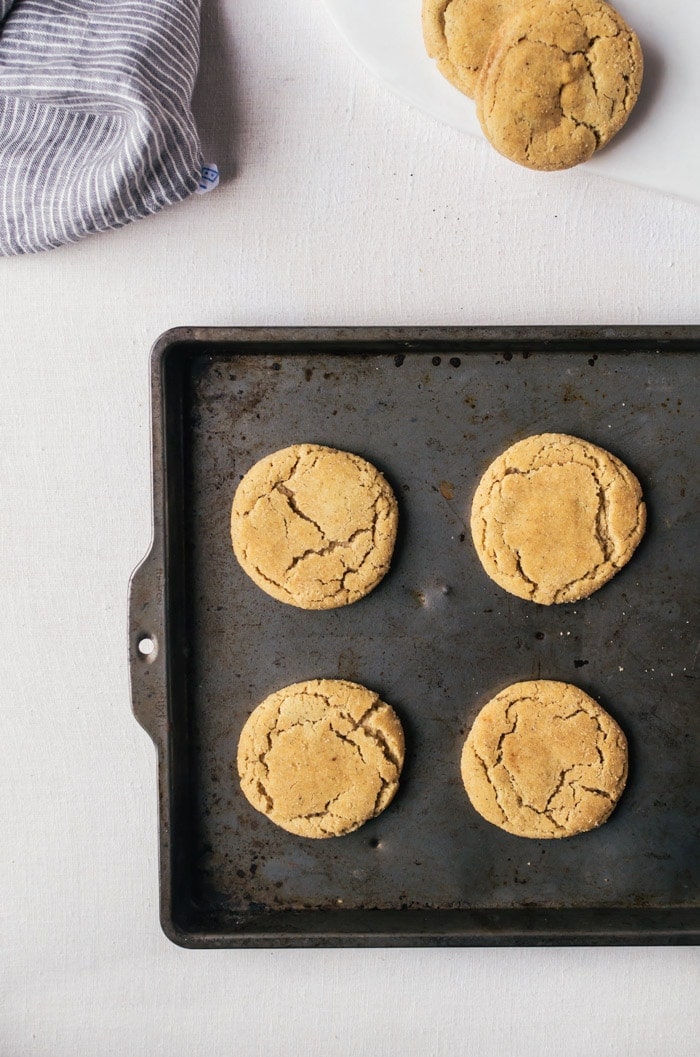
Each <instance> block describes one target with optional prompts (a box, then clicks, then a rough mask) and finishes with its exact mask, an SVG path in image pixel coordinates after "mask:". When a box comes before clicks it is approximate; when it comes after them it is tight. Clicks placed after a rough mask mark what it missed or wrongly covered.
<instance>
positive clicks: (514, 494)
mask: <svg viewBox="0 0 700 1057" xmlns="http://www.w3.org/2000/svg"><path fill="white" fill-rule="evenodd" d="M645 525H646V507H645V505H644V503H643V501H642V490H641V487H640V484H639V481H638V480H637V478H636V477H635V476H634V474H633V473H632V472H631V470H629V469H628V468H627V467H626V466H625V465H624V463H622V462H621V461H620V460H619V459H618V458H616V457H615V456H614V455H611V454H610V452H608V451H605V450H604V449H603V448H599V447H597V446H596V445H595V444H590V443H589V442H588V441H585V440H580V439H579V438H578V437H570V436H567V435H566V434H564V433H540V434H538V435H536V436H533V437H528V438H527V439H526V440H521V441H518V443H517V444H513V445H512V447H510V448H508V449H507V450H506V451H505V452H503V454H502V455H499V457H498V458H497V459H496V460H495V461H494V462H492V463H491V465H490V466H489V468H488V469H487V471H486V473H485V474H484V476H483V477H482V479H481V481H480V482H479V486H478V488H477V490H476V493H475V495H474V500H473V502H472V510H471V533H472V539H473V541H474V546H475V548H476V552H477V554H478V555H479V559H480V561H481V564H482V565H483V567H484V569H485V570H486V572H487V573H488V575H489V576H490V577H491V579H492V580H495V582H496V583H497V584H499V585H500V586H501V587H503V588H504V589H505V590H506V591H509V592H510V593H511V594H514V595H517V596H518V597H519V598H527V599H530V600H531V601H533V602H539V603H540V604H541V605H551V604H552V603H555V602H575V601H577V600H578V599H579V598H586V597H587V596H588V595H590V594H592V593H593V592H594V591H596V590H597V589H598V588H599V587H602V586H603V584H605V583H607V581H608V580H610V579H611V577H613V576H614V575H615V573H616V572H617V571H618V570H619V569H621V568H622V566H623V565H625V564H626V563H627V562H628V561H629V560H630V558H631V557H632V554H633V553H634V550H635V548H636V547H637V544H638V543H639V541H640V540H641V538H642V536H643V535H644V528H645Z"/></svg>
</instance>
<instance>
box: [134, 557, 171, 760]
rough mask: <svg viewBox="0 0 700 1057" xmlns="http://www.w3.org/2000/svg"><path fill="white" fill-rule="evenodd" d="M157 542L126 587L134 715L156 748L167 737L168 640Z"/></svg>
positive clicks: (163, 586)
mask: <svg viewBox="0 0 700 1057" xmlns="http://www.w3.org/2000/svg"><path fill="white" fill-rule="evenodd" d="M159 539H160V538H159V537H158V536H156V543H154V545H153V546H152V548H151V550H150V551H149V553H148V554H147V555H146V557H145V558H144V559H143V561H142V562H141V563H140V565H138V566H137V568H136V569H135V570H134V572H133V573H132V576H131V582H130V584H129V668H130V677H131V707H132V710H133V713H134V715H135V717H136V719H137V720H138V722H139V723H140V724H141V726H142V727H143V728H144V730H146V731H147V733H148V734H150V736H151V738H152V739H153V740H154V741H155V742H156V744H157V745H159V746H162V744H163V740H164V738H165V736H166V734H167V701H168V679H167V653H168V649H167V638H166V634H165V617H164V607H165V602H164V599H165V576H164V572H163V561H162V545H160V543H159Z"/></svg>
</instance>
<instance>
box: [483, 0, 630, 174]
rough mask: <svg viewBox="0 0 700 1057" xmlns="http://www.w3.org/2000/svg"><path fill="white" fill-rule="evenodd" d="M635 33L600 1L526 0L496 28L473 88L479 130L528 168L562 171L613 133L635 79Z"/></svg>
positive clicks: (626, 109)
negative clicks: (474, 88)
mask: <svg viewBox="0 0 700 1057" xmlns="http://www.w3.org/2000/svg"><path fill="white" fill-rule="evenodd" d="M642 70H643V61H642V50H641V47H640V44H639V40H638V38H637V35H636V33H635V32H634V31H633V30H632V29H630V27H629V26H628V25H627V23H626V22H625V21H624V19H623V18H622V17H621V16H620V15H619V14H618V13H617V11H615V10H614V9H613V8H612V7H610V5H609V4H606V3H605V2H604V0H531V2H529V3H526V4H525V5H523V6H522V7H519V8H518V10H517V11H516V12H515V13H514V14H512V15H511V16H510V17H509V18H507V19H506V20H505V21H504V22H503V23H502V24H501V26H500V28H499V29H498V30H497V31H496V33H495V35H494V37H493V40H492V42H491V45H490V47H489V49H488V53H487V55H486V58H485V59H484V62H483V65H482V69H481V73H480V75H479V80H478V84H477V88H476V102H477V116H478V118H479V122H480V123H481V127H482V129H483V131H484V135H485V136H486V137H487V139H489V140H490V142H491V143H492V144H493V146H494V147H495V148H496V150H497V151H499V152H500V153H501V154H503V155H505V156H506V157H507V158H510V159H511V161H514V162H517V163H518V164H520V165H525V166H527V167H528V168H530V169H542V170H554V169H568V168H570V167H571V166H572V165H578V164H579V162H584V161H587V160H588V159H589V158H590V157H591V156H592V155H593V153H594V152H595V151H596V150H599V149H600V148H601V147H604V146H605V144H606V143H608V142H609V141H610V140H611V139H612V137H613V136H614V135H615V133H616V132H618V131H619V130H620V129H621V128H622V126H623V125H624V123H625V122H626V121H627V118H628V117H629V115H630V112H631V110H632V108H633V106H634V104H635V103H636V101H637V97H638V95H639V91H640V88H641V84H642Z"/></svg>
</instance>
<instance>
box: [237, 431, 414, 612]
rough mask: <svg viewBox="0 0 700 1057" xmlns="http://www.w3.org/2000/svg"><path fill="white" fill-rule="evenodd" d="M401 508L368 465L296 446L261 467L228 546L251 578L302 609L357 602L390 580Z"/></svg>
mask: <svg viewBox="0 0 700 1057" xmlns="http://www.w3.org/2000/svg"><path fill="white" fill-rule="evenodd" d="M397 523H398V507H397V503H396V497H395V496H394V493H393V492H392V490H391V488H390V486H389V484H388V483H387V481H386V480H385V478H384V477H383V476H382V474H381V473H380V472H379V470H377V469H376V467H374V466H372V465H371V463H369V462H367V461H366V460H365V459H362V458H360V457H359V456H358V455H352V454H350V452H345V451H336V450H335V449H333V448H325V447H322V446H320V445H318V444H296V445H293V446H292V447H290V448H283V449H282V450H281V451H276V452H274V453H273V454H272V455H268V456H267V457H266V458H264V459H261V460H260V462H257V463H256V464H255V465H254V466H253V467H251V469H250V470H248V472H247V473H246V475H245V476H244V477H243V479H242V481H241V482H240V484H239V486H238V488H237V489H236V494H235V496H234V499H233V506H232V509H231V541H232V543H233V550H234V554H235V555H236V558H237V559H238V561H239V562H240V564H241V566H242V567H243V569H244V570H245V571H246V573H247V574H248V576H250V578H251V580H253V581H254V582H255V583H256V584H257V585H258V587H261V588H262V590H263V591H266V592H267V594H269V595H272V597H273V598H276V599H277V600H278V601H280V602H286V603H287V604H288V605H292V606H298V607H299V608H300V609H334V608H336V607H337V606H346V605H349V604H350V603H351V602H356V601H357V600H358V599H360V598H363V597H364V596H365V595H366V594H369V592H370V591H371V590H372V589H373V588H374V587H376V586H377V584H378V583H379V581H380V580H381V579H382V577H383V576H384V575H385V574H386V572H387V570H388V568H389V565H390V563H391V557H392V553H393V550H394V542H395V540H396V527H397Z"/></svg>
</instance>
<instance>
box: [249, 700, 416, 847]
mask: <svg viewBox="0 0 700 1057" xmlns="http://www.w3.org/2000/svg"><path fill="white" fill-rule="evenodd" d="M403 760H404V737H403V730H402V728H401V723H400V722H399V719H398V716H397V715H396V713H395V712H394V710H393V709H392V708H390V707H389V705H387V704H385V703H384V702H383V701H380V699H379V697H378V696H377V694H375V693H373V692H372V691H371V690H367V689H366V688H365V687H364V686H359V685H358V684H357V683H349V682H345V681H344V680H342V679H311V680H309V681H308V682H305V683H295V684H294V685H293V686H286V687H285V688H284V689H283V690H278V691H277V692H276V693H274V694H271V695H270V697H268V698H266V699H265V700H264V701H263V702H262V704H261V705H258V707H257V708H256V709H255V711H254V712H253V713H252V715H251V716H250V717H249V718H248V720H247V722H246V724H245V726H244V727H243V730H242V732H241V737H240V740H239V743H238V774H239V776H240V779H241V789H242V790H243V792H244V794H245V796H246V797H247V799H248V800H249V801H250V803H251V804H252V805H253V807H254V808H256V809H257V810H258V811H261V812H262V813H263V815H267V817H268V818H269V819H270V820H271V821H272V822H274V823H276V825H278V826H281V827H282V829H286V830H288V831H289V832H290V833H296V834H297V835H298V836H300V837H339V836H341V835H342V834H344V833H351V832H352V831H353V830H355V829H358V827H359V826H361V825H362V824H363V823H364V822H367V821H368V819H370V818H374V817H375V816H376V815H379V814H380V813H381V812H382V811H383V810H384V808H385V807H387V806H388V804H390V803H391V801H392V800H393V798H394V795H395V793H396V790H397V789H398V786H399V776H400V774H401V768H402V767H403Z"/></svg>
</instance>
